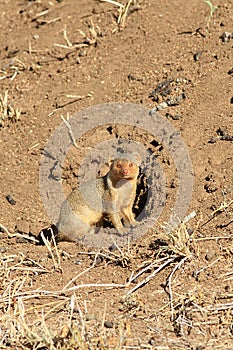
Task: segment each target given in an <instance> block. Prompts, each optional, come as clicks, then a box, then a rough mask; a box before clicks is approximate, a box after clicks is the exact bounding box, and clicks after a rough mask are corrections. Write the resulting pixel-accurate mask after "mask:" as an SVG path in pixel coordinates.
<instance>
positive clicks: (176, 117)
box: [171, 114, 182, 120]
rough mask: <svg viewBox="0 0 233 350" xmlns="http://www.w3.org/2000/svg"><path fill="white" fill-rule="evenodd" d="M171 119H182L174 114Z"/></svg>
mask: <svg viewBox="0 0 233 350" xmlns="http://www.w3.org/2000/svg"><path fill="white" fill-rule="evenodd" d="M171 117H172V119H173V120H179V119H181V118H182V117H181V115H180V114H175V115H173V116H171Z"/></svg>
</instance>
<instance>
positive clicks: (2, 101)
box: [0, 91, 21, 127]
mask: <svg viewBox="0 0 233 350" xmlns="http://www.w3.org/2000/svg"><path fill="white" fill-rule="evenodd" d="M20 114H21V110H20V109H16V108H14V107H13V106H12V105H11V104H10V103H9V101H8V91H5V93H4V94H0V127H3V126H7V125H9V124H10V123H15V122H17V121H18V120H19V118H20Z"/></svg>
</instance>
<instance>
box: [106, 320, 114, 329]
mask: <svg viewBox="0 0 233 350" xmlns="http://www.w3.org/2000/svg"><path fill="white" fill-rule="evenodd" d="M104 327H106V328H113V327H114V323H113V322H112V321H105V322H104Z"/></svg>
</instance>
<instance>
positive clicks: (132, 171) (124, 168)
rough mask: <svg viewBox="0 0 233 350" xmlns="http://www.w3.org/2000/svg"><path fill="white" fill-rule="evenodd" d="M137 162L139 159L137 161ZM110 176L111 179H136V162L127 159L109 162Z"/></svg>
mask: <svg viewBox="0 0 233 350" xmlns="http://www.w3.org/2000/svg"><path fill="white" fill-rule="evenodd" d="M138 160H139V159H138ZM109 173H110V176H111V178H112V179H115V180H120V179H128V180H130V179H136V178H137V177H138V173H139V164H138V162H137V160H135V161H133V159H127V158H116V159H114V160H112V161H110V172H109Z"/></svg>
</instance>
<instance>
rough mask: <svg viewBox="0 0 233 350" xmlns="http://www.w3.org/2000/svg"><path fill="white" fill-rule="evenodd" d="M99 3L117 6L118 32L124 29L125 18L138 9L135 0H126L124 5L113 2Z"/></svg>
mask: <svg viewBox="0 0 233 350" xmlns="http://www.w3.org/2000/svg"><path fill="white" fill-rule="evenodd" d="M100 2H107V3H109V4H111V5H114V6H117V8H118V16H117V26H118V28H119V30H122V29H124V28H125V25H126V18H127V16H129V14H130V13H132V12H134V11H137V10H139V9H140V6H139V5H138V3H137V1H135V0H127V1H126V3H125V4H122V3H121V2H118V1H114V0H100Z"/></svg>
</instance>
